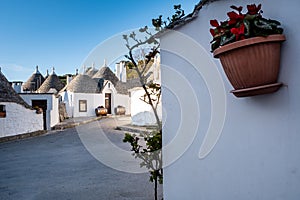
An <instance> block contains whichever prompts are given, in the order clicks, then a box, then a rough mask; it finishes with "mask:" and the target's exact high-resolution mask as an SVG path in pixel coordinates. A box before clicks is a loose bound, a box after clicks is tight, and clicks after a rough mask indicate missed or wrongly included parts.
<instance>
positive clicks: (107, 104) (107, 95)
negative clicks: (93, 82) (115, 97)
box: [105, 93, 111, 114]
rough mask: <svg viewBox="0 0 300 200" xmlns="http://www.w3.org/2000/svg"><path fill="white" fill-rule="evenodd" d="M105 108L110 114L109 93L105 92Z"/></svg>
mask: <svg viewBox="0 0 300 200" xmlns="http://www.w3.org/2000/svg"><path fill="white" fill-rule="evenodd" d="M105 108H106V109H107V114H111V93H105Z"/></svg>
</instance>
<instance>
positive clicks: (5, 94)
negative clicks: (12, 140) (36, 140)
mask: <svg viewBox="0 0 300 200" xmlns="http://www.w3.org/2000/svg"><path fill="white" fill-rule="evenodd" d="M0 127H1V128H0V137H7V136H13V135H19V134H23V133H30V132H35V131H39V130H42V129H43V116H42V114H37V113H36V110H35V109H33V108H32V107H31V106H30V105H28V104H27V103H26V102H25V101H24V100H23V99H22V98H21V97H20V96H19V95H18V94H17V93H16V92H15V91H14V89H13V88H12V87H11V85H10V83H9V82H8V80H7V79H6V78H5V76H4V75H3V74H2V72H1V70H0Z"/></svg>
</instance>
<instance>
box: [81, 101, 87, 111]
mask: <svg viewBox="0 0 300 200" xmlns="http://www.w3.org/2000/svg"><path fill="white" fill-rule="evenodd" d="M86 111H87V103H86V100H79V112H86Z"/></svg>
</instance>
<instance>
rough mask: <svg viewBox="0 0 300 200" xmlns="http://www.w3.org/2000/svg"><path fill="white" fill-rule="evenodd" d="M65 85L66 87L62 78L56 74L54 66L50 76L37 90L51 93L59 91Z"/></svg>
mask: <svg viewBox="0 0 300 200" xmlns="http://www.w3.org/2000/svg"><path fill="white" fill-rule="evenodd" d="M63 87H64V84H63V83H62V82H61V80H60V79H59V78H58V76H57V75H56V73H55V69H54V67H53V69H52V73H51V75H50V76H48V78H47V79H46V80H45V81H44V83H43V84H42V85H41V87H40V88H39V89H38V90H37V92H38V93H49V92H51V93H52V92H54V93H58V92H59V91H60V90H61V89H62V88H63Z"/></svg>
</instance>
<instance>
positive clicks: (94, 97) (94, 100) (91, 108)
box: [72, 93, 103, 117]
mask: <svg viewBox="0 0 300 200" xmlns="http://www.w3.org/2000/svg"><path fill="white" fill-rule="evenodd" d="M102 96H103V95H102V94H87V93H73V97H72V99H73V102H72V107H73V117H92V116H96V114H95V108H97V107H98V106H99V105H103V97H102ZM79 100H86V101H87V112H79Z"/></svg>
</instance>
